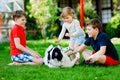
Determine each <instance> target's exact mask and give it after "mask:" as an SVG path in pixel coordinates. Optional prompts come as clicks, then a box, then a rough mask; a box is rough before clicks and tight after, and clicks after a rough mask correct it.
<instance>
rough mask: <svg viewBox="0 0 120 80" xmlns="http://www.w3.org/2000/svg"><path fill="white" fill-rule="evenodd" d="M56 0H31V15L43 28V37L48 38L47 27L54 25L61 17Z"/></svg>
mask: <svg viewBox="0 0 120 80" xmlns="http://www.w3.org/2000/svg"><path fill="white" fill-rule="evenodd" d="M56 3H57V2H56V0H30V4H31V5H32V7H31V15H33V16H34V17H35V18H36V20H37V23H38V25H39V26H38V27H39V28H40V29H41V32H42V36H43V38H46V27H47V26H50V27H53V25H55V24H56V23H55V21H56V20H57V19H59V17H57V13H58V11H59V9H58V7H57V4H56Z"/></svg>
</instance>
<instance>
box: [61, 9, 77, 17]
mask: <svg viewBox="0 0 120 80" xmlns="http://www.w3.org/2000/svg"><path fill="white" fill-rule="evenodd" d="M68 15H69V16H72V18H73V19H76V16H75V12H74V10H73V9H72V8H71V7H65V8H63V10H62V13H61V17H62V18H65V17H66V16H68Z"/></svg>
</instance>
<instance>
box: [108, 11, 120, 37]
mask: <svg viewBox="0 0 120 80" xmlns="http://www.w3.org/2000/svg"><path fill="white" fill-rule="evenodd" d="M119 13H120V11H119V12H116V13H115V15H114V16H113V17H112V19H111V20H110V22H109V23H108V24H107V26H106V33H107V34H108V36H109V37H110V38H113V37H120V14H119Z"/></svg>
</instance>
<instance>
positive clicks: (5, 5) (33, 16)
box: [0, 0, 120, 42]
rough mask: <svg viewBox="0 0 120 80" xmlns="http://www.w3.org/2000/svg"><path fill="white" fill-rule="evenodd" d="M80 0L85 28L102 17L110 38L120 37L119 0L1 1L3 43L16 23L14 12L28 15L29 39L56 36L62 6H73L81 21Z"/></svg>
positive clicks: (61, 22)
mask: <svg viewBox="0 0 120 80" xmlns="http://www.w3.org/2000/svg"><path fill="white" fill-rule="evenodd" d="M81 1H83V3H84V6H83V7H84V21H83V22H84V27H82V28H83V29H84V30H85V23H86V22H87V21H88V20H89V19H92V18H99V19H100V20H101V21H102V24H103V27H104V32H106V33H107V34H108V36H109V37H110V38H114V37H117V38H119V37H120V35H119V34H120V0H0V42H4V41H9V32H10V30H11V28H12V26H13V25H14V21H13V20H12V14H13V12H14V11H16V10H24V11H25V12H26V14H27V23H26V37H27V40H39V39H54V38H57V37H58V35H59V33H60V31H61V28H62V24H63V21H62V19H61V17H60V14H61V10H62V8H63V7H66V6H70V7H72V8H73V9H74V10H75V12H76V16H77V18H78V20H79V21H80V22H81V20H80V11H81V5H80V3H81ZM64 38H66V37H64Z"/></svg>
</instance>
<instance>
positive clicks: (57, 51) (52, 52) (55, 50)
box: [47, 45, 63, 61]
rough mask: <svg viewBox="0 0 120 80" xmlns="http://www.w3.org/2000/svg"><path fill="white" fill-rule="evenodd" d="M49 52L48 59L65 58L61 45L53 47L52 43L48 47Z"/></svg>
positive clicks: (59, 59)
mask: <svg viewBox="0 0 120 80" xmlns="http://www.w3.org/2000/svg"><path fill="white" fill-rule="evenodd" d="M47 53H48V57H47V58H48V60H51V59H53V60H54V59H56V60H57V61H61V60H62V58H63V55H62V48H61V46H57V47H53V46H52V45H50V46H49V47H48V50H47Z"/></svg>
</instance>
